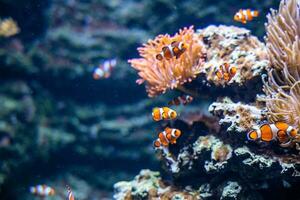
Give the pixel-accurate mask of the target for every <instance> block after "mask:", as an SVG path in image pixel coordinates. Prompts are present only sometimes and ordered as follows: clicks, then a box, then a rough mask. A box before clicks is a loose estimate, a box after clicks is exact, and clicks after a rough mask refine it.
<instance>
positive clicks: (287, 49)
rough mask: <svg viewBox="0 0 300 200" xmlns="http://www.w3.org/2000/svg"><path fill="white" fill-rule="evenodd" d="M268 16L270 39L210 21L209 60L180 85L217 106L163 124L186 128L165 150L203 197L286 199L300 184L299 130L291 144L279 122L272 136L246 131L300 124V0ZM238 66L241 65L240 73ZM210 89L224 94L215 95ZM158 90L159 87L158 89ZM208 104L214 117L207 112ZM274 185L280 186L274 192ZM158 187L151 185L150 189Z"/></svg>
mask: <svg viewBox="0 0 300 200" xmlns="http://www.w3.org/2000/svg"><path fill="white" fill-rule="evenodd" d="M267 18H268V23H267V24H266V32H267V36H266V40H265V41H266V45H265V44H264V43H262V42H260V41H259V40H258V38H256V37H255V36H252V35H251V34H250V31H249V30H246V29H244V28H238V27H235V26H225V25H220V26H208V27H206V28H201V29H199V30H197V32H196V33H194V34H195V35H198V37H197V40H201V43H202V45H203V47H202V48H203V49H204V51H203V52H204V54H205V56H204V58H205V59H204V63H203V64H202V65H201V66H200V67H199V73H197V74H196V76H195V77H193V80H192V81H191V82H190V83H188V82H187V83H184V84H182V85H181V88H177V89H180V90H181V91H183V92H189V91H192V92H195V93H197V95H195V96H194V97H195V99H196V100H197V99H198V100H199V101H205V102H206V103H207V102H209V104H210V106H209V107H199V108H198V109H197V111H198V112H199V113H201V114H198V115H195V112H194V113H189V112H186V113H184V114H182V115H181V113H180V112H179V116H180V117H179V118H178V119H177V120H176V121H171V122H169V123H166V124H163V126H172V127H173V128H176V129H179V130H181V132H182V136H181V137H180V138H179V139H178V142H177V143H176V145H170V146H168V147H165V148H164V149H160V150H158V151H157V152H158V158H159V159H160V160H161V161H162V164H163V169H164V170H165V171H166V172H167V173H168V174H170V176H171V178H170V180H171V183H172V184H173V185H176V186H177V187H178V186H180V187H181V188H191V189H192V190H195V191H198V192H199V196H200V197H201V198H203V199H270V198H274V197H276V198H278V199H286V198H288V197H290V194H287V193H288V191H294V190H296V188H298V185H299V167H300V166H299V163H300V161H299V149H300V148H299V142H300V140H299V134H297V135H296V134H295V135H296V136H295V139H294V138H293V139H292V140H293V141H291V143H289V145H286V146H285V145H280V141H279V139H278V138H277V139H276V137H279V136H278V133H277V131H278V130H277V131H275V129H274V130H273V129H271V128H270V131H269V134H270V135H271V136H272V138H273V139H274V140H271V141H269V142H262V141H255V142H254V141H248V140H247V136H246V133H247V132H249V131H251V130H253V129H254V128H257V127H262V126H261V125H262V124H264V123H265V124H267V125H268V124H272V123H275V122H278V121H282V122H285V123H286V126H287V127H290V128H291V129H290V130H292V128H295V129H297V130H298V129H299V127H300V125H299V119H300V118H299V112H300V110H299V108H300V104H299V102H300V101H299V99H300V85H299V84H300V81H299V80H300V78H299V77H300V76H299V66H300V60H299V59H298V57H299V56H298V53H297V52H298V47H299V44H298V43H299V38H298V37H299V33H298V32H299V30H298V29H299V28H298V26H299V23H300V19H299V1H296V0H282V1H281V3H280V8H279V11H278V12H276V11H274V10H272V11H271V14H269V15H268V17H267ZM163 45H165V44H163ZM156 46H157V45H156ZM160 48H161V46H160ZM148 51H149V52H148ZM140 53H141V52H140ZM146 53H149V54H150V53H152V58H153V59H155V56H154V55H155V54H157V53H159V51H155V52H154V53H153V52H152V51H151V50H150V48H149V49H147V48H145V49H143V54H146ZM184 56H186V55H185V54H182V57H184ZM149 57H150V56H149ZM135 61H137V60H135ZM130 62H131V61H130ZM135 64H137V63H135ZM225 64H226V65H225ZM140 66H142V65H140ZM149 66H150V65H149ZM231 66H234V67H235V68H234V71H233V72H232V73H231V72H230V67H231ZM134 67H136V66H134ZM166 67H168V66H164V67H162V68H163V69H164V70H166ZM169 68H171V67H170V66H169ZM220 68H221V70H219V69H220ZM218 70H219V71H220V72H219V71H218ZM222 70H223V71H225V73H227V74H225V75H226V76H225V75H224V76H223V77H225V78H223V79H220V77H221V76H220V75H219V74H217V72H218V73H222ZM226 70H227V71H226ZM265 72H267V75H263V74H264V73H265ZM221 75H222V74H221ZM229 75H232V77H230V78H228V76H229ZM139 76H141V74H139ZM141 77H142V78H144V77H143V76H141ZM221 78H222V77H221ZM261 78H262V81H260V80H261ZM139 82H140V81H139ZM248 85H255V89H252V90H247V91H248V92H246V93H245V95H238V93H235V92H234V91H235V90H239V92H240V93H243V92H242V91H241V90H242V88H246V87H247V86H248ZM205 86H206V87H205ZM219 86H222V87H219ZM168 88H171V89H173V88H172V87H168ZM174 88H176V87H174ZM207 88H210V89H208V90H206V89H207ZM220 88H222V89H223V90H221V89H220ZM216 91H217V93H216ZM228 91H230V92H228ZM148 92H149V90H148ZM165 92H166V90H165V89H164V90H161V92H157V93H155V95H158V94H161V93H165ZM206 92H207V93H209V92H215V93H216V94H209V95H208V97H207V96H206V94H205V93H206ZM262 92H264V93H265V94H261V93H262ZM191 94H192V93H191ZM150 96H154V95H151V92H150ZM249 96H251V97H253V98H249ZM186 110H188V108H186ZM194 111H195V110H194ZM207 111H209V112H210V113H211V114H212V115H213V116H214V117H211V116H206V117H203V116H204V115H203V113H207ZM216 121H217V123H219V124H216V123H215V122H216ZM262 132H263V131H262V130H260V136H259V137H261V135H262V134H263V133H262ZM286 132H288V131H287V130H286ZM294 132H296V131H294ZM287 134H290V133H287ZM257 135H258V134H257ZM295 147H296V148H295ZM166 179H168V178H166ZM127 184H128V183H127ZM172 184H171V185H172ZM127 186H128V185H127ZM129 186H130V185H129ZM116 187H117V188H118V191H126V194H127V195H129V196H130V195H133V194H134V191H132V190H130V187H128V188H129V189H128V188H127V189H126V187H125V185H122V184H120V185H119V183H117V184H116ZM159 188H162V189H164V188H163V187H161V186H160V185H159V186H157V188H156V190H159ZM274 188H280V191H275V190H274ZM122 189H123V190H122ZM267 191H272V194H271V195H270V196H266V195H265V192H267ZM281 191H283V194H282V193H281ZM150 193H151V192H150V190H148V192H146V195H145V196H144V197H146V196H147V195H149V194H150ZM142 199H143V198H142Z"/></svg>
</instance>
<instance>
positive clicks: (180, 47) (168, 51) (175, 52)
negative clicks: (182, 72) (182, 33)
mask: <svg viewBox="0 0 300 200" xmlns="http://www.w3.org/2000/svg"><path fill="white" fill-rule="evenodd" d="M186 49H187V46H186V45H185V44H184V43H183V42H177V41H174V42H172V43H171V44H170V45H168V46H164V47H163V48H162V50H161V52H160V53H159V54H157V55H156V59H157V60H159V61H161V60H163V59H164V58H165V59H167V60H169V59H171V58H172V57H174V56H175V57H176V59H177V58H179V57H180V56H181V55H182V54H183V53H184V52H185V50H186Z"/></svg>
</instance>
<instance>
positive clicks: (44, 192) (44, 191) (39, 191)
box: [29, 185, 55, 197]
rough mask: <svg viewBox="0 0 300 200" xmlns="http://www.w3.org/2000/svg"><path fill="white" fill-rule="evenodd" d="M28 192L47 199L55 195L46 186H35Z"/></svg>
mask: <svg viewBox="0 0 300 200" xmlns="http://www.w3.org/2000/svg"><path fill="white" fill-rule="evenodd" d="M29 190H30V192H31V193H32V194H34V195H36V196H40V197H47V196H53V195H55V190H54V189H53V188H52V187H50V186H47V185H36V186H32V187H30V188H29Z"/></svg>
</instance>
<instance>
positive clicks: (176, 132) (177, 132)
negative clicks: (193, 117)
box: [175, 129, 181, 137]
mask: <svg viewBox="0 0 300 200" xmlns="http://www.w3.org/2000/svg"><path fill="white" fill-rule="evenodd" d="M180 135H181V131H180V130H178V129H177V130H175V136H176V137H179V136H180Z"/></svg>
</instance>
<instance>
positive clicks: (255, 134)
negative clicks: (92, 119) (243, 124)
mask: <svg viewBox="0 0 300 200" xmlns="http://www.w3.org/2000/svg"><path fill="white" fill-rule="evenodd" d="M297 134H298V131H297V130H296V129H295V128H293V127H292V126H289V125H288V124H287V123H285V122H276V123H274V124H263V125H261V126H260V127H257V128H255V129H254V130H252V131H250V132H249V133H248V134H247V137H248V139H249V140H261V141H264V142H270V141H272V140H276V139H277V140H278V141H279V142H280V144H281V145H283V146H285V145H288V144H289V143H290V142H291V139H293V138H295V137H296V136H297Z"/></svg>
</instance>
